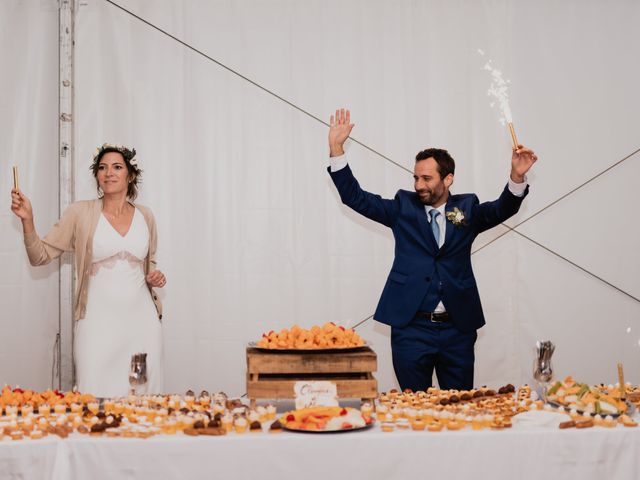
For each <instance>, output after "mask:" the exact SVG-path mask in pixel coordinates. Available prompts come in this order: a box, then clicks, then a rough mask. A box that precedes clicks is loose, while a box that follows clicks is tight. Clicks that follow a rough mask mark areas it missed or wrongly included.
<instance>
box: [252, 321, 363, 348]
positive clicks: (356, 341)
mask: <svg viewBox="0 0 640 480" xmlns="http://www.w3.org/2000/svg"><path fill="white" fill-rule="evenodd" d="M249 346H250V347H254V348H258V349H262V350H277V351H300V350H302V351H309V350H312V351H329V350H340V351H343V350H353V349H359V348H362V347H366V346H367V344H366V342H365V341H364V340H363V339H362V337H360V336H359V335H358V334H357V333H356V332H355V330H353V329H351V328H345V327H343V326H340V325H336V324H335V323H333V322H327V323H325V324H324V325H322V326H318V325H314V326H313V327H311V328H310V329H309V330H307V329H305V328H301V327H299V326H298V325H294V326H293V327H291V328H290V329H287V328H285V329H282V330H280V331H279V332H275V331H273V330H271V331H270V332H268V333H263V334H262V338H261V339H260V340H258V341H257V342H251V343H250V344H249Z"/></svg>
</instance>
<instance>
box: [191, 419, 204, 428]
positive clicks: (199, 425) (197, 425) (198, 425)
mask: <svg viewBox="0 0 640 480" xmlns="http://www.w3.org/2000/svg"><path fill="white" fill-rule="evenodd" d="M193 428H196V429H199V428H204V422H203V421H202V420H198V421H196V422H194V423H193Z"/></svg>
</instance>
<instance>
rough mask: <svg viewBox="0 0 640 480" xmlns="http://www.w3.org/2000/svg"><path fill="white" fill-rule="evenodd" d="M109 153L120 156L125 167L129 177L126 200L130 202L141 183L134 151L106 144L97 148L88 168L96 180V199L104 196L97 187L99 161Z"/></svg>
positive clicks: (134, 197) (136, 193) (135, 196)
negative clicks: (115, 153)
mask: <svg viewBox="0 0 640 480" xmlns="http://www.w3.org/2000/svg"><path fill="white" fill-rule="evenodd" d="M109 152H117V153H119V154H120V155H122V158H123V159H124V164H125V165H126V166H127V173H128V177H129V184H128V185H127V198H128V199H129V200H131V201H133V200H135V199H136V198H137V196H138V184H139V183H142V170H141V169H140V168H138V162H137V159H136V158H135V156H136V149H135V148H132V149H128V148H127V147H123V146H122V145H111V144H108V143H105V144H103V145H102V146H101V147H99V148H98V150H97V152H96V154H95V155H94V157H93V163H92V164H91V167H90V170H91V172H92V173H93V176H94V177H95V179H96V186H97V190H98V197H99V198H102V196H103V195H104V194H103V193H102V190H100V185H98V170H99V169H100V160H101V159H102V157H103V156H104V154H105V153H109Z"/></svg>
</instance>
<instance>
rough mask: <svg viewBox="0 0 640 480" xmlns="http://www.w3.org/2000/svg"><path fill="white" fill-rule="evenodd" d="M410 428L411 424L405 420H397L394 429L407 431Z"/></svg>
mask: <svg viewBox="0 0 640 480" xmlns="http://www.w3.org/2000/svg"><path fill="white" fill-rule="evenodd" d="M410 426H411V422H409V420H408V419H406V418H399V419H398V421H397V422H396V427H398V428H399V429H402V430H407V429H408V428H409V427H410Z"/></svg>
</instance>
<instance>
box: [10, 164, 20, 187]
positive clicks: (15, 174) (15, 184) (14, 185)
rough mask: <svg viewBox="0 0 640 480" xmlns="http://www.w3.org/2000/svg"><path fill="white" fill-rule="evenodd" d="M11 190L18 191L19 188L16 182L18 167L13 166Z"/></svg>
mask: <svg viewBox="0 0 640 480" xmlns="http://www.w3.org/2000/svg"><path fill="white" fill-rule="evenodd" d="M12 169H13V189H14V190H18V189H19V188H20V184H19V182H18V167H16V166H13V168H12Z"/></svg>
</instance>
